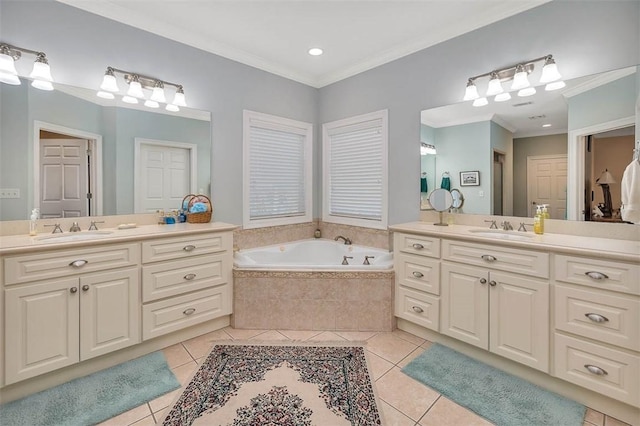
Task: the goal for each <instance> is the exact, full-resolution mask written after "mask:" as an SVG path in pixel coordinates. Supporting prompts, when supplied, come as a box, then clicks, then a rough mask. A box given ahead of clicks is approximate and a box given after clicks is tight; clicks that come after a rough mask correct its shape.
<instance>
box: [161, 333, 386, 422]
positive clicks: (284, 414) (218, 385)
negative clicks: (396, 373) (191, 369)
mask: <svg viewBox="0 0 640 426" xmlns="http://www.w3.org/2000/svg"><path fill="white" fill-rule="evenodd" d="M163 424H164V425H176V426H177V425H180V426H183V425H192V424H193V425H207V426H209V425H225V426H226V425H233V426H241V425H286V426H294V425H295V426H298V425H300V426H311V425H319V426H326V425H331V426H340V425H354V426H355V425H361V426H364V425H380V424H381V420H380V412H379V411H378V408H377V405H376V400H375V395H374V390H373V385H372V380H371V377H370V375H369V371H368V369H367V361H366V358H365V351H364V348H363V347H362V346H358V345H354V344H353V343H351V342H350V344H349V346H345V345H337V344H336V345H331V344H325V343H324V342H323V344H322V346H320V345H316V346H309V345H296V344H292V343H287V344H283V345H279V344H265V345H261V344H243V345H239V344H225V345H216V346H214V347H213V349H212V351H211V353H210V354H209V356H208V357H207V358H206V360H205V361H204V362H203V363H202V365H201V366H200V368H199V369H198V371H196V373H195V374H194V376H193V378H192V379H191V381H190V382H189V384H188V385H187V386H186V387H185V390H184V392H183V393H182V394H181V395H180V396H179V397H178V399H177V400H176V402H175V403H174V405H173V406H172V408H171V409H170V410H169V411H168V412H167V416H166V417H165V419H164V421H163Z"/></svg>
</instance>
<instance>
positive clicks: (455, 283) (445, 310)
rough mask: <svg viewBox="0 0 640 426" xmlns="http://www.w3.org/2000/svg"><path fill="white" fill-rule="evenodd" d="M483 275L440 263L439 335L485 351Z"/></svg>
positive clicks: (485, 289) (486, 318) (483, 271)
mask: <svg viewBox="0 0 640 426" xmlns="http://www.w3.org/2000/svg"><path fill="white" fill-rule="evenodd" d="M487 275H488V274H487V271H486V269H483V268H475V267H469V266H462V265H457V264H454V263H448V262H442V289H441V291H442V293H441V297H442V301H441V303H442V306H441V307H440V312H441V317H440V332H441V333H442V334H446V335H447V336H451V337H454V338H456V339H458V340H462V341H463V342H467V343H469V344H471V345H474V346H478V347H480V348H483V349H489V293H488V287H489V284H488V283H487Z"/></svg>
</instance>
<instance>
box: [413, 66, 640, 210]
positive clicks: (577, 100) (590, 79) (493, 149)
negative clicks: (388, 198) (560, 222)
mask: <svg viewBox="0 0 640 426" xmlns="http://www.w3.org/2000/svg"><path fill="white" fill-rule="evenodd" d="M639 81H640V79H639V78H638V67H630V68H625V69H621V70H614V71H611V72H607V73H603V74H599V75H593V76H585V77H582V78H577V79H573V80H570V81H566V84H567V85H566V87H564V88H563V89H561V90H557V91H551V92H546V91H545V90H544V86H542V87H537V92H536V94H535V95H533V96H529V97H517V96H513V97H512V98H511V99H510V100H509V101H506V102H492V101H490V103H489V105H486V106H483V107H474V106H472V103H471V102H461V103H458V104H454V105H448V106H444V107H440V108H435V109H430V110H425V111H422V113H421V146H422V147H424V145H425V144H427V145H429V146H430V147H433V151H432V152H435V154H431V155H425V150H424V148H422V152H421V200H423V199H424V198H425V196H424V195H423V194H422V192H423V191H424V189H425V186H424V182H425V181H424V180H423V178H425V177H427V178H428V179H427V182H426V184H427V188H426V189H427V191H431V190H433V189H436V188H439V187H440V182H441V180H442V177H443V176H446V177H449V179H450V185H451V188H452V189H453V188H456V189H458V190H460V191H461V193H462V194H463V196H464V200H465V202H464V206H463V207H462V208H461V209H459V211H460V212H461V213H468V214H484V215H505V216H519V217H532V216H533V215H534V213H535V209H536V207H537V206H538V205H540V204H547V205H549V212H550V214H551V218H553V219H570V220H583V221H584V220H600V221H612V222H615V221H621V219H620V218H619V209H620V205H621V196H620V181H621V179H622V175H623V172H624V169H625V168H626V166H627V165H628V164H629V163H630V162H631V161H632V159H633V155H634V154H633V149H634V142H635V140H636V139H637V138H638V136H637V135H635V129H636V121H637V120H638V118H637V117H636V103H637V102H639V103H638V105H640V98H639V88H638V86H639V85H640V84H639V83H638V82H639ZM607 172H608V173H609V174H607ZM602 176H606V177H605V178H603V177H602ZM611 177H612V182H610V183H609V184H608V186H609V189H610V196H611V204H612V212H611V216H610V217H601V215H600V214H599V213H600V212H599V211H598V210H597V209H598V208H599V209H600V210H601V209H602V206H603V203H604V202H605V194H604V192H605V191H604V190H603V188H602V186H603V185H602V182H603V179H605V181H606V180H610V179H611ZM422 207H423V208H428V205H425V204H424V203H422Z"/></svg>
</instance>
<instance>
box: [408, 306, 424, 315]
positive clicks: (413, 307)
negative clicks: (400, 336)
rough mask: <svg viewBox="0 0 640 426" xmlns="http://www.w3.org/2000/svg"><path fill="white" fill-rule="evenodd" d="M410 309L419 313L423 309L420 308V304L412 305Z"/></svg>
mask: <svg viewBox="0 0 640 426" xmlns="http://www.w3.org/2000/svg"><path fill="white" fill-rule="evenodd" d="M411 309H413V312H417V313H419V314H421V313H423V312H424V309H422V308H421V307H420V306H412V307H411Z"/></svg>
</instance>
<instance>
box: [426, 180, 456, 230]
mask: <svg viewBox="0 0 640 426" xmlns="http://www.w3.org/2000/svg"><path fill="white" fill-rule="evenodd" d="M452 203H453V197H452V196H451V192H449V191H447V190H446V189H443V188H438V189H434V190H433V191H431V193H430V194H429V204H430V205H431V207H433V209H434V210H435V211H437V212H438V213H439V215H440V222H439V223H434V225H438V226H447V224H446V223H444V222H443V220H442V212H444V211H446V210H449V209H450V208H451V204H452Z"/></svg>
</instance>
